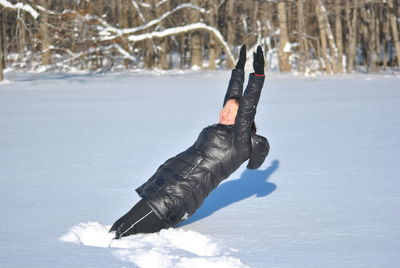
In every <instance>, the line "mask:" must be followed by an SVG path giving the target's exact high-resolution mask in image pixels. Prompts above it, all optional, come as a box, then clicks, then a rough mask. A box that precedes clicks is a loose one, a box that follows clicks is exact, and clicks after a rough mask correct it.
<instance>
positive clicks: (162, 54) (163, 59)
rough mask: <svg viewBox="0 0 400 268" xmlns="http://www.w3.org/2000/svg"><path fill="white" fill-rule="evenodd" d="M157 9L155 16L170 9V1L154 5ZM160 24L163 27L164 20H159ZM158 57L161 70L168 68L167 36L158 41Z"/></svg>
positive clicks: (159, 15)
mask: <svg viewBox="0 0 400 268" xmlns="http://www.w3.org/2000/svg"><path fill="white" fill-rule="evenodd" d="M156 9H157V17H158V18H159V17H161V16H162V15H163V14H164V13H165V12H167V11H169V10H170V2H169V1H167V2H165V3H163V4H162V5H160V6H158V7H156ZM160 26H162V27H163V28H164V27H165V22H161V23H160ZM159 47H160V50H159V52H158V53H159V58H160V68H161V69H162V70H168V69H169V67H170V66H169V62H170V59H169V38H163V39H161V40H160V43H159Z"/></svg>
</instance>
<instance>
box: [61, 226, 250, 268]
mask: <svg viewBox="0 0 400 268" xmlns="http://www.w3.org/2000/svg"><path fill="white" fill-rule="evenodd" d="M110 227H111V226H103V225H101V224H99V223H97V222H88V223H80V224H77V225H75V226H73V227H72V228H71V229H70V231H69V232H67V233H66V234H64V235H62V236H61V237H60V240H61V241H65V242H72V243H76V244H82V245H85V246H96V247H110V248H120V250H117V251H115V252H114V255H115V256H116V257H118V258H120V259H121V260H125V261H130V262H132V263H134V264H135V265H136V266H138V267H154V268H156V267H171V268H172V267H237V268H239V267H248V266H246V265H244V264H243V263H242V262H241V261H240V260H239V259H237V258H234V257H230V256H228V255H229V251H226V252H225V254H222V255H221V253H220V252H221V249H220V248H219V246H218V245H217V244H216V243H215V242H213V241H212V240H211V239H210V238H209V237H208V236H206V235H203V234H200V233H198V232H195V231H190V230H182V229H168V230H161V231H160V232H159V233H154V234H138V235H135V236H129V237H124V238H122V239H119V240H115V239H113V238H114V236H115V233H114V232H113V233H109V232H108V230H109V229H110Z"/></svg>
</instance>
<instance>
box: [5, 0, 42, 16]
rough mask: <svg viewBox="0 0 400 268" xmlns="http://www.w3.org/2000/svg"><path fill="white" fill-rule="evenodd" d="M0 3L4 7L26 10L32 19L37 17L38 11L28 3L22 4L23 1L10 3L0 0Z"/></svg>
mask: <svg viewBox="0 0 400 268" xmlns="http://www.w3.org/2000/svg"><path fill="white" fill-rule="evenodd" d="M0 5H2V6H4V7H6V8H11V9H18V10H23V11H25V12H28V13H29V14H30V15H31V16H32V17H33V18H34V19H37V18H38V17H39V13H38V12H37V11H36V10H35V9H33V8H32V7H31V6H30V5H28V4H24V3H16V4H12V3H10V2H8V1H7V0H0Z"/></svg>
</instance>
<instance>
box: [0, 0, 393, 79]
mask: <svg viewBox="0 0 400 268" xmlns="http://www.w3.org/2000/svg"><path fill="white" fill-rule="evenodd" d="M399 1H400V0H348V1H344V0H286V1H282V0H276V1H266V0H186V1H183V0H118V1H105V0H76V1H63V0H20V1H13V0H0V28H1V30H0V81H1V80H2V79H3V70H4V69H5V68H6V67H8V68H11V69H22V70H67V71H68V70H91V71H95V70H100V71H110V70H117V69H121V68H126V69H137V68H145V69H163V70H167V69H172V68H174V69H188V68H199V69H206V68H207V69H215V68H225V67H226V68H232V67H233V66H234V62H235V56H234V55H236V54H237V51H238V48H239V47H240V46H241V45H242V44H243V43H246V44H247V45H248V47H250V48H255V47H256V46H257V45H258V44H260V45H261V46H262V47H263V49H264V51H266V63H267V64H266V69H267V71H268V70H273V69H274V68H277V69H279V70H280V71H282V72H289V71H298V72H303V73H309V72H314V71H322V72H326V73H328V74H332V73H343V72H347V73H351V72H353V71H355V70H362V71H368V72H379V71H382V70H383V71H385V70H388V69H393V68H398V67H399V55H400V41H399V14H400V7H399ZM249 54H250V53H249ZM250 56H251V54H250Z"/></svg>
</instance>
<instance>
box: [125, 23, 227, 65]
mask: <svg viewBox="0 0 400 268" xmlns="http://www.w3.org/2000/svg"><path fill="white" fill-rule="evenodd" d="M199 30H200V31H201V30H203V31H207V32H209V33H210V34H212V35H214V37H215V38H216V39H217V41H219V42H220V43H221V45H222V46H223V48H224V50H225V53H226V55H227V58H228V61H229V62H231V63H233V62H234V61H235V60H234V57H233V55H232V52H231V50H230V48H229V46H228V44H227V43H226V41H225V39H224V37H223V36H222V34H221V32H220V31H218V30H217V29H216V28H214V27H211V26H209V25H207V24H204V23H202V22H198V23H193V24H189V25H185V26H179V27H173V28H169V29H165V30H163V31H159V32H151V33H145V34H139V35H130V36H128V40H129V41H132V42H138V41H143V40H146V39H153V38H164V37H167V36H173V35H178V34H181V33H185V32H191V31H199Z"/></svg>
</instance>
